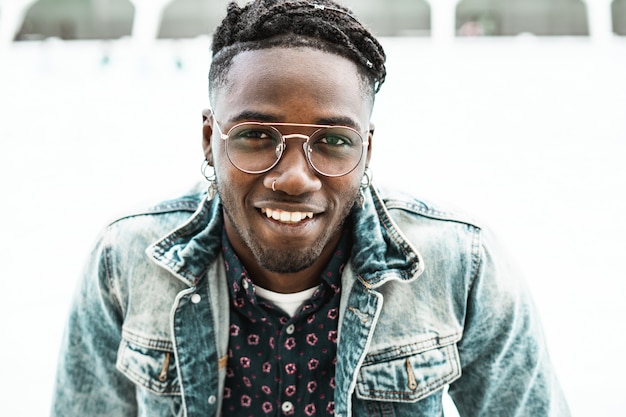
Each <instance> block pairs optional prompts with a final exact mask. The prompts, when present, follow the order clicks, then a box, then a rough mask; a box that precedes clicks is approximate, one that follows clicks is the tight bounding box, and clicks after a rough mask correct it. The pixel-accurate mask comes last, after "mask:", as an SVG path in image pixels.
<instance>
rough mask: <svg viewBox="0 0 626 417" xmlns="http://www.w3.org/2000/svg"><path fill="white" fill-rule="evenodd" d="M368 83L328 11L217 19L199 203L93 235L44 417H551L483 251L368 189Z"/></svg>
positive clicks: (248, 10) (518, 312) (370, 50)
mask: <svg viewBox="0 0 626 417" xmlns="http://www.w3.org/2000/svg"><path fill="white" fill-rule="evenodd" d="M384 62H385V55H384V52H383V49H382V48H381V46H380V44H379V43H378V42H377V41H376V39H375V38H374V37H373V36H372V35H371V34H370V33H369V32H368V31H367V30H366V29H365V28H364V27H363V26H362V25H361V24H360V23H359V21H358V20H356V18H355V17H354V16H353V15H352V14H351V13H350V12H349V11H348V10H347V9H345V8H343V7H342V6H340V5H338V4H335V3H333V2H331V1H329V0H319V1H315V2H311V1H284V0H265V1H263V0H258V1H254V2H253V3H251V4H249V5H247V6H245V7H243V8H240V7H238V6H237V5H236V4H231V5H230V6H229V8H228V14H227V16H226V18H225V19H224V20H223V22H222V25H221V26H220V27H219V28H218V29H217V31H216V33H215V35H214V38H213V61H212V64H211V70H210V74H209V84H210V99H211V106H212V110H211V111H205V112H204V115H203V146H204V156H205V159H206V163H205V168H207V170H206V172H207V177H208V179H209V190H208V191H201V190H198V191H195V192H192V193H190V194H189V195H188V196H185V197H182V198H180V199H176V200H173V201H168V202H165V203H163V204H160V205H158V206H156V207H154V208H152V209H151V210H148V211H146V212H143V213H139V214H135V215H132V216H128V217H125V218H123V219H120V220H118V221H116V222H114V223H112V224H111V225H109V226H108V228H107V229H106V231H105V232H104V233H103V235H102V236H101V238H100V241H99V243H98V244H97V246H96V248H95V249H94V251H93V253H92V255H91V258H90V261H89V263H88V265H87V268H86V272H85V277H84V280H83V281H82V284H81V287H80V289H79V291H78V293H77V296H76V298H75V302H74V306H73V310H72V313H71V317H70V322H69V326H68V331H67V335H66V338H65V341H64V345H63V350H62V355H61V360H60V365H59V372H58V379H57V388H56V393H55V401H54V404H53V413H52V414H53V415H55V416H115V417H119V416H151V417H156V416H189V417H192V416H213V415H223V416H263V415H271V416H282V415H295V416H312V415H316V416H326V415H335V416H365V415H367V416H383V415H384V416H440V415H442V402H441V400H442V391H443V390H444V388H445V387H448V386H449V393H450V395H451V396H452V398H453V399H454V401H455V403H456V405H457V407H458V409H459V412H460V414H461V415H462V416H514V415H516V416H533V417H535V416H548V415H549V416H565V415H568V411H567V406H566V405H565V403H564V401H563V398H562V394H561V392H560V388H559V386H558V384H557V382H556V378H555V376H554V374H553V371H552V368H551V365H550V362H549V359H548V355H547V353H546V350H545V345H544V341H543V338H542V335H541V329H540V324H539V323H538V319H537V316H536V313H535V311H534V309H533V306H532V301H531V300H530V298H529V295H528V294H527V292H526V291H525V290H524V288H523V285H521V284H520V282H519V281H518V280H517V279H516V278H514V276H513V275H512V274H511V273H510V271H508V270H507V269H506V267H505V265H504V263H503V260H502V259H501V257H500V256H499V255H498V254H497V249H496V248H495V247H494V244H493V242H492V241H491V240H490V239H489V237H488V236H487V234H486V233H485V231H484V230H483V229H481V228H480V227H479V226H478V225H476V224H474V223H472V222H469V221H467V220H464V219H463V218H461V217H458V216H456V215H455V214H452V213H449V212H447V211H444V210H443V209H441V208H438V207H434V206H431V205H429V204H426V203H424V202H422V201H419V200H416V199H413V198H409V197H406V196H392V195H388V194H383V193H382V192H381V191H379V190H377V189H376V188H374V187H373V186H372V185H371V184H370V179H371V175H370V173H369V169H368V163H369V160H370V156H371V151H372V142H373V133H374V128H373V125H372V124H371V123H370V116H371V112H372V107H373V104H374V94H375V93H376V92H377V91H378V89H379V88H380V85H381V84H382V83H383V81H384V79H385V74H386V73H385V67H384ZM387 140H393V138H389V139H387ZM172 230H173V231H172Z"/></svg>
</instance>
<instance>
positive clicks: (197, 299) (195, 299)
mask: <svg viewBox="0 0 626 417" xmlns="http://www.w3.org/2000/svg"><path fill="white" fill-rule="evenodd" d="M200 300H202V297H200V294H194V295H192V296H191V302H192V303H194V304H198V303H199V302H200Z"/></svg>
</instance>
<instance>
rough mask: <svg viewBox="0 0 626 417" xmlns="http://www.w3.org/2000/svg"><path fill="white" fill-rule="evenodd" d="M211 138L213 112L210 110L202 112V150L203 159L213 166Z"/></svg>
mask: <svg viewBox="0 0 626 417" xmlns="http://www.w3.org/2000/svg"><path fill="white" fill-rule="evenodd" d="M211 138H213V112H212V111H211V109H204V110H202V149H203V151H204V158H205V159H206V160H207V162H208V163H209V165H211V166H213V151H212V149H211Z"/></svg>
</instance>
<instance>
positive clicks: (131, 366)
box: [116, 337, 180, 395]
mask: <svg viewBox="0 0 626 417" xmlns="http://www.w3.org/2000/svg"><path fill="white" fill-rule="evenodd" d="M175 362H176V361H175V359H174V353H173V352H172V351H170V350H160V349H154V348H148V347H145V346H144V345H142V344H138V343H133V342H132V341H130V340H128V339H127V338H126V337H124V338H122V342H121V344H120V348H119V350H118V353H117V363H116V367H117V369H118V370H119V371H120V372H122V373H123V374H124V375H126V377H127V378H128V379H130V380H131V381H133V382H134V383H135V384H137V385H139V386H142V387H144V388H146V389H147V390H149V391H151V392H153V393H155V394H160V395H180V384H179V382H178V372H177V370H176V363H175Z"/></svg>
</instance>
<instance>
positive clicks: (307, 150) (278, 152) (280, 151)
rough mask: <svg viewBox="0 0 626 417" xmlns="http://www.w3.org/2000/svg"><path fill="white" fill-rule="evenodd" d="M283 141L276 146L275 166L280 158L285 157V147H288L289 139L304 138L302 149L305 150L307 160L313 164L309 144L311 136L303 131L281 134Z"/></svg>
mask: <svg viewBox="0 0 626 417" xmlns="http://www.w3.org/2000/svg"><path fill="white" fill-rule="evenodd" d="M280 138H281V141H280V143H279V144H278V145H277V146H276V162H275V163H274V165H273V166H272V167H274V166H276V165H277V164H278V163H279V162H280V160H281V159H282V157H283V154H284V153H285V149H287V139H304V143H303V144H302V149H303V150H304V156H305V158H306V160H307V162H308V163H309V164H311V165H313V164H312V163H311V158H310V155H309V153H310V152H311V148H310V147H309V146H307V145H308V143H309V139H311V136H307V135H303V134H301V133H292V134H289V135H283V134H281V135H280Z"/></svg>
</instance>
